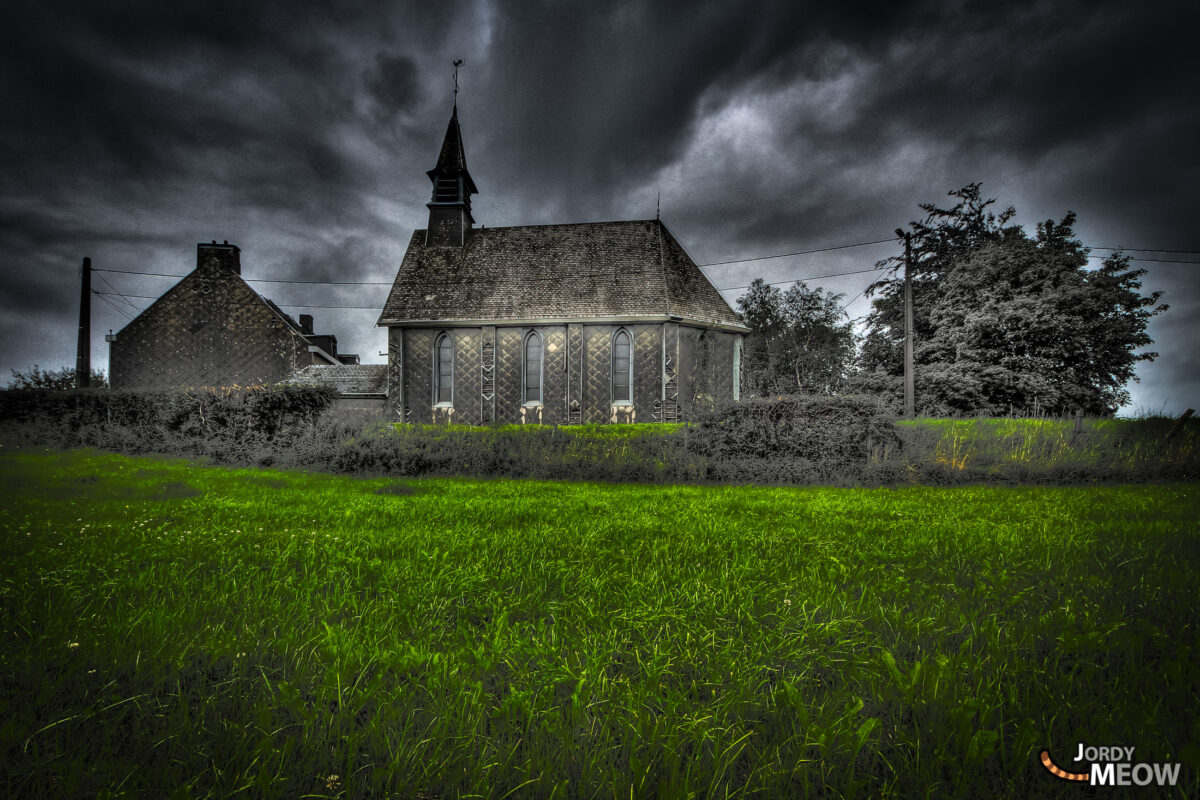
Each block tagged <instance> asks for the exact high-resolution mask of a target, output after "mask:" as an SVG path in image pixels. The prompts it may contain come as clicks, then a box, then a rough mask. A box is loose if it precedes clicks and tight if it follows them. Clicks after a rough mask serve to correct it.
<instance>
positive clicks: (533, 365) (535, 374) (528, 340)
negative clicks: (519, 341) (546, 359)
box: [522, 331, 542, 405]
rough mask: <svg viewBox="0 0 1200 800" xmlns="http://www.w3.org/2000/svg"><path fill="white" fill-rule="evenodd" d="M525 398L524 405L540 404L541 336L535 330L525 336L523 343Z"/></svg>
mask: <svg viewBox="0 0 1200 800" xmlns="http://www.w3.org/2000/svg"><path fill="white" fill-rule="evenodd" d="M524 352H525V358H524V366H523V367H522V371H523V372H524V374H525V399H524V402H525V404H526V405H541V404H542V337H541V336H539V335H538V333H537V331H530V332H529V333H528V334H526V336H525V344H524Z"/></svg>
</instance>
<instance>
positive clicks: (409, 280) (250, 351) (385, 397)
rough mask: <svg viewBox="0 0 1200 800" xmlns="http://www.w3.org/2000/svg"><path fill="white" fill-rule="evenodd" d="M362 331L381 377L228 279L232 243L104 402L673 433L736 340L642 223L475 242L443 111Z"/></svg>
mask: <svg viewBox="0 0 1200 800" xmlns="http://www.w3.org/2000/svg"><path fill="white" fill-rule="evenodd" d="M427 175H428V176H429V179H430V181H431V182H432V184H433V189H432V197H431V199H430V201H429V203H428V204H427V207H428V210H429V223H428V225H427V227H426V228H425V229H423V230H417V231H415V232H414V233H413V235H412V238H411V240H410V242H409V245H408V250H407V251H406V253H405V255H404V259H403V261H402V262H401V264H400V267H399V269H398V271H397V273H396V278H395V281H394V283H393V285H392V287H391V290H390V293H389V295H388V297H387V300H386V302H385V303H384V306H383V310H382V313H381V314H380V317H379V321H378V324H379V325H380V326H384V327H386V328H387V340H388V348H387V359H388V361H387V365H386V366H383V365H358V363H357V357H354V356H344V355H343V356H339V355H338V354H337V348H336V339H334V338H333V337H332V336H320V337H319V336H316V335H315V334H313V331H312V324H311V317H306V316H302V317H301V318H300V320H301V321H300V322H299V323H297V322H295V321H293V320H292V319H291V318H290V317H288V316H287V315H286V314H284V313H283V312H282V311H280V310H279V308H278V307H277V306H275V305H274V304H272V303H271V302H270V301H268V300H265V299H264V298H261V297H260V296H258V295H257V293H255V292H254V290H253V289H251V288H250V287H249V286H248V284H246V283H245V281H243V280H242V279H241V278H240V277H239V273H240V263H239V261H238V250H237V248H236V247H233V246H232V245H216V244H215V243H214V244H212V245H200V246H199V253H198V259H197V262H198V263H197V268H196V271H195V272H193V273H192V274H191V275H189V276H187V277H186V278H184V279H183V280H182V281H180V283H179V284H177V285H176V286H175V287H174V288H173V289H171V290H169V291H168V292H167V293H166V294H165V295H163V297H161V298H159V299H158V300H157V301H156V302H155V303H154V304H153V305H152V306H151V307H150V308H148V309H147V310H146V311H144V312H143V313H142V314H141V315H140V316H139V317H137V318H136V319H135V320H134V321H133V322H131V323H129V325H127V326H126V327H125V329H123V330H122V331H120V332H119V333H118V334H117V335H116V337H114V338H115V340H114V341H113V343H112V347H111V357H110V364H111V367H110V369H111V374H112V383H113V386H114V387H116V388H134V387H155V388H160V387H165V386H168V385H201V384H208V385H222V384H225V385H228V384H231V383H239V384H242V385H245V384H249V383H267V382H278V381H284V380H288V381H292V382H304V383H324V384H328V385H333V386H335V387H337V388H338V390H339V392H340V393H341V395H342V397H343V398H345V397H363V398H378V402H379V405H380V407H382V408H384V409H385V410H386V414H387V416H388V418H390V419H394V420H404V421H409V422H417V423H447V422H454V423H458V424H472V425H479V424H486V423H490V422H505V423H542V424H571V423H581V422H617V423H619V422H652V421H663V422H670V421H677V420H682V419H688V418H690V417H692V416H693V414H694V412H695V411H696V410H697V408H698V407H699V406H702V405H703V404H706V403H710V402H715V401H727V400H732V399H737V397H738V392H739V374H740V367H741V364H740V362H741V346H742V337H743V334H745V333H746V332H747V331H748V329H747V328H746V327H745V325H743V324H742V321H741V319H740V318H739V317H738V315H737V314H736V313H734V311H733V309H732V308H730V306H729V304H728V303H726V302H725V300H724V298H723V297H721V294H720V293H719V292H718V291H717V289H716V288H715V287H714V286H713V285H712V284H711V283H710V282H709V280H708V279H707V278H706V277H705V276H704V274H703V273H702V272H701V271H700V269H699V267H697V266H696V264H695V262H694V261H693V260H692V259H691V257H690V256H688V254H687V252H686V251H685V250H684V248H683V246H682V245H681V244H680V243H679V242H678V241H677V240H676V239H675V237H674V236H672V234H671V232H670V231H669V230H667V228H666V226H665V225H663V224H662V222H661V221H660V220H658V219H653V220H637V221H624V222H597V223H576V224H565V225H527V226H516V227H506V228H488V227H475V224H474V223H475V220H474V218H473V216H472V214H471V196H472V195H474V194H478V190H477V188H476V186H475V182H474V181H473V180H472V178H471V174H470V172H469V171H468V170H467V159H466V153H465V150H464V147H463V139H462V131H461V129H460V127H459V121H458V109H457V105H455V108H454V110H453V112H452V113H451V117H450V123H449V126H448V127H447V129H446V135H445V139H444V141H443V143H442V148H441V151H440V153H439V155H438V158H437V163H436V164H435V166H434V168H433V169H431V170H429V172H428V173H427Z"/></svg>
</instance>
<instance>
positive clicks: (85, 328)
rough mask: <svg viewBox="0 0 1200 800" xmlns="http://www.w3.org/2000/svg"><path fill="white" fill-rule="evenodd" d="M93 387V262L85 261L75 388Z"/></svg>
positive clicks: (80, 301)
mask: <svg viewBox="0 0 1200 800" xmlns="http://www.w3.org/2000/svg"><path fill="white" fill-rule="evenodd" d="M91 385H92V260H91V259H90V258H85V259H83V283H82V285H81V287H80V290H79V343H78V345H77V346H76V348H75V388H76V389H87V388H88V387H90V386H91Z"/></svg>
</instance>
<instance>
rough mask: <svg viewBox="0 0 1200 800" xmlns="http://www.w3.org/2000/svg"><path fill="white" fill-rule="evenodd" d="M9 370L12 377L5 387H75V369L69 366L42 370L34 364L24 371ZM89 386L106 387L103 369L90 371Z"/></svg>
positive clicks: (106, 381)
mask: <svg viewBox="0 0 1200 800" xmlns="http://www.w3.org/2000/svg"><path fill="white" fill-rule="evenodd" d="M9 372H11V373H12V379H11V380H10V381H9V382H8V386H7V387H5V388H7V389H59V390H64V389H74V388H75V370H74V369H73V368H71V367H62V368H60V369H47V370H43V369H42V368H41V367H39V366H38V365H37V364H34V365H33V367H32V368H30V369H27V370H24V371H20V370H15V369H12V370H9ZM91 388H93V389H107V388H108V378H106V377H105V376H104V370H102V369H94V370H92V371H91Z"/></svg>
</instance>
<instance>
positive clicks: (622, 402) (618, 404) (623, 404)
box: [612, 400, 633, 408]
mask: <svg viewBox="0 0 1200 800" xmlns="http://www.w3.org/2000/svg"><path fill="white" fill-rule="evenodd" d="M631 406H633V402H632V401H630V400H617V401H616V402H614V403H613V404H612V407H613V408H630V407H631Z"/></svg>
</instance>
